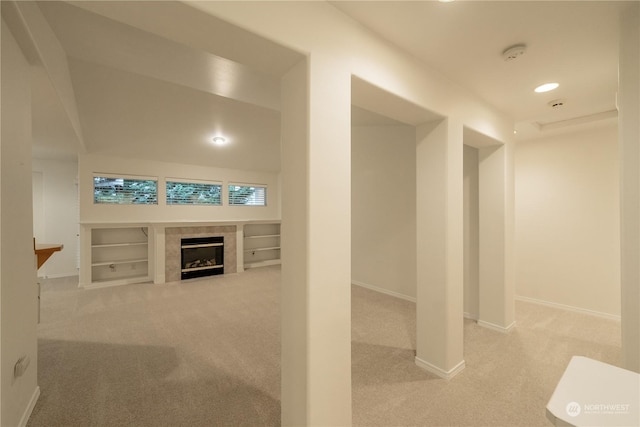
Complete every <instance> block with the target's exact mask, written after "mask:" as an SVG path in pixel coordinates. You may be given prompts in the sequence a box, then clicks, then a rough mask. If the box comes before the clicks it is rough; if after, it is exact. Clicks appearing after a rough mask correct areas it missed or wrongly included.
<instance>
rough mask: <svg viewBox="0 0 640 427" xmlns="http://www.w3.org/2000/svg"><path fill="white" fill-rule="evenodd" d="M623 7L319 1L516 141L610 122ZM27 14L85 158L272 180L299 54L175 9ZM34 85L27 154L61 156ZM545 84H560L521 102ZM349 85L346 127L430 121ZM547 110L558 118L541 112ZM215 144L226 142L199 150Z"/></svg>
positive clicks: (71, 6) (46, 103)
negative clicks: (456, 93) (46, 49)
mask: <svg viewBox="0 0 640 427" xmlns="http://www.w3.org/2000/svg"><path fill="white" fill-rule="evenodd" d="M624 3H625V2H606V1H604V2H600V1H589V2H581V1H577V2H576V1H570V2H527V1H524V2H520V1H517V2H516V1H514V2H483V1H480V2H474V1H471V2H469V1H464V2H461V1H458V2H453V3H439V2H432V1H429V2H411V1H393V2H378V1H374V2H368V1H354V2H350V1H338V2H331V4H332V5H333V6H334V7H336V8H338V9H339V10H341V11H342V12H343V13H345V14H347V15H349V16H350V17H352V18H353V19H354V20H356V21H358V22H359V23H360V24H362V25H364V26H366V27H368V28H369V29H370V30H371V31H372V32H374V33H377V34H378V35H380V36H381V37H383V38H385V39H387V40H389V41H390V42H391V43H393V44H395V45H396V46H397V47H398V49H401V50H404V51H406V52H407V53H409V54H410V55H413V56H415V57H417V58H419V59H420V60H421V61H423V62H424V63H425V64H427V65H428V66H430V67H432V68H434V69H436V70H439V71H440V72H441V73H442V74H443V75H445V76H446V77H447V78H449V79H450V80H452V81H454V82H456V83H458V84H460V85H461V86H463V87H465V88H467V89H468V90H469V91H471V92H473V93H476V94H477V95H478V96H479V97H481V98H483V99H484V100H485V101H486V102H488V103H490V104H492V105H494V106H495V107H496V108H498V109H500V110H502V111H505V112H507V113H509V114H511V115H512V116H513V118H514V122H515V127H516V129H518V135H517V137H519V138H529V137H536V136H543V135H546V134H549V133H551V132H555V133H559V132H568V131H572V130H574V129H575V128H576V125H580V126H584V125H589V124H590V125H593V124H594V123H599V122H601V121H607V120H609V121H611V120H613V121H615V120H616V114H615V113H616V112H615V110H616V107H615V96H616V95H615V92H616V88H617V52H618V51H617V49H618V32H619V24H618V16H619V13H620V12H621V10H622V9H623V8H624ZM37 4H38V7H39V9H40V10H41V12H42V15H43V16H44V18H45V19H46V21H47V22H48V24H49V25H50V26H51V28H52V30H53V32H54V33H55V35H56V37H57V38H58V39H59V40H60V43H61V44H62V46H63V47H64V49H65V51H66V52H67V55H68V60H69V65H70V70H71V77H72V82H73V85H74V90H75V95H76V99H77V103H78V110H79V115H80V121H81V125H82V131H83V136H84V139H85V141H84V143H85V146H86V149H87V150H88V151H90V152H100V153H108V154H113V155H120V156H134V157H140V158H142V157H144V158H154V159H158V160H165V161H174V162H180V163H188V164H198V165H210V166H220V167H232V168H239V169H252V170H266V171H277V170H279V168H280V160H279V139H280V130H279V128H280V117H279V112H278V110H279V79H280V76H281V75H282V74H283V73H284V72H285V71H286V70H288V69H289V68H290V67H291V66H292V65H294V64H295V63H296V62H297V61H300V60H301V59H302V58H303V55H301V54H299V53H297V52H294V51H292V50H289V49H287V48H284V47H282V46H279V45H276V44H274V43H271V42H269V41H268V40H264V39H262V38H260V37H258V36H256V35H253V34H251V33H249V32H246V31H244V30H242V29H240V28H237V27H235V26H233V25H231V24H229V23H226V22H224V21H221V20H219V19H217V18H215V17H213V16H209V15H207V14H204V13H202V12H200V11H198V10H196V9H194V8H192V7H189V6H187V5H185V4H182V3H179V2H163V1H160V2H155V1H151V2H147V1H127V2H109V1H107V2H102V1H97V2H95V1H92V2H58V1H43V2H38V3H37ZM516 43H524V44H526V45H527V50H526V53H525V54H524V55H523V56H522V57H520V58H518V59H517V60H515V61H511V62H505V61H504V60H503V59H502V57H501V53H502V51H503V50H504V49H505V48H506V47H508V46H510V45H513V44H516ZM34 79H35V81H36V84H35V85H34V94H33V97H34V104H36V108H35V109H34V118H35V119H36V120H34V123H35V126H34V136H35V139H36V141H35V150H34V152H35V155H42V156H56V155H58V156H63V157H64V156H66V157H69V156H73V155H74V151H77V146H78V144H74V143H73V142H68V141H69V140H70V139H73V135H72V134H71V132H70V130H69V128H68V126H69V124H68V123H66V124H65V121H64V117H61V113H60V112H59V111H58V112H56V108H59V105H57V104H56V102H55V101H51V100H50V99H48V98H50V97H51V96H52V95H54V94H55V91H53V89H52V88H51V87H47V79H46V74H45V73H44V72H37V71H36V72H34ZM547 81H558V82H559V83H560V85H561V86H560V88H559V89H558V90H557V91H554V92H550V93H546V94H535V93H533V91H532V90H533V88H534V87H535V86H536V85H538V84H540V83H543V82H547ZM358 84H359V82H357V81H356V82H355V84H354V88H355V89H354V104H355V106H354V108H353V114H352V119H353V122H354V124H378V125H380V124H382V125H397V124H398V123H400V122H404V123H408V124H410V125H411V124H415V123H413V122H414V121H416V120H417V121H419V120H423V119H428V118H429V117H431V118H432V119H433V118H434V117H432V116H430V113H429V112H425V111H421V110H420V109H419V108H416V107H415V106H407V105H405V104H403V109H406V110H407V111H409V113H410V114H409V116H408V117H409V119H408V120H407V119H406V117H405V116H406V115H405V116H402V117H397V116H394V111H395V110H397V108H396V109H394V108H389V109H388V110H389V111H382V110H380V111H375V113H374V114H372V111H366V108H367V103H369V102H370V101H371V100H372V99H373V101H371V102H374V101H375V98H376V97H377V96H380V94H379V93H378V94H376V93H375V91H370V90H369V89H371V88H367V87H366V84H365V85H361V86H363V87H359V86H358ZM555 99H562V100H564V101H565V103H564V104H565V105H564V107H563V108H561V109H552V108H551V107H549V106H548V105H547V104H548V103H549V102H550V101H552V100H555ZM394 102H395V101H394ZM398 102H400V101H398ZM401 104H402V102H401ZM363 107H364V109H363ZM57 119H60V120H57ZM217 134H224V135H225V136H226V137H227V138H228V139H229V141H230V144H229V145H227V146H224V147H214V146H212V145H211V144H209V139H210V138H211V137H212V136H213V135H217ZM56 153H57V154H56Z"/></svg>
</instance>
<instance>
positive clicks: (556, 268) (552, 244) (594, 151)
mask: <svg viewBox="0 0 640 427" xmlns="http://www.w3.org/2000/svg"><path fill="white" fill-rule="evenodd" d="M617 144H618V142H617V127H616V125H615V124H613V125H608V126H605V127H599V128H595V129H590V130H585V131H581V132H576V133H572V134H568V135H561V136H552V137H547V138H543V139H536V140H531V141H526V142H519V143H517V145H516V152H515V188H516V190H515V191H516V206H515V211H516V213H515V218H516V231H515V245H516V283H517V285H516V286H517V287H516V291H517V295H518V296H520V297H526V298H532V299H536V300H540V301H545V302H550V303H554V304H561V305H565V306H570V307H576V308H578V309H582V310H588V311H593V312H599V313H604V314H608V315H614V316H619V315H620V232H619V226H620V220H619V212H620V211H619V167H618V157H617V156H618V146H617Z"/></svg>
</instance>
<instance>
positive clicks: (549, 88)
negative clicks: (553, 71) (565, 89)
mask: <svg viewBox="0 0 640 427" xmlns="http://www.w3.org/2000/svg"><path fill="white" fill-rule="evenodd" d="M558 86H560V85H559V84H558V83H545V84H543V85H540V86H538V87H537V88H535V89H534V90H533V91H534V92H536V93H543V92H549V91H552V90H554V89H556V88H557V87H558Z"/></svg>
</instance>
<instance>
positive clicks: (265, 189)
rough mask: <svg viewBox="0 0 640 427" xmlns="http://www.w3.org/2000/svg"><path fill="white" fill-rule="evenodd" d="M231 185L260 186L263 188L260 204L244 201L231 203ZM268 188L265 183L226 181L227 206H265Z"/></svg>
mask: <svg viewBox="0 0 640 427" xmlns="http://www.w3.org/2000/svg"><path fill="white" fill-rule="evenodd" d="M231 187H247V188H254V189H255V188H262V189H264V197H263V198H262V200H263V203H262V204H246V203H242V204H240V203H232V198H231V197H232V196H231V194H232V193H231ZM268 189H269V186H268V185H267V184H250V183H245V182H228V183H227V203H228V204H229V206H251V207H266V206H267V205H268Z"/></svg>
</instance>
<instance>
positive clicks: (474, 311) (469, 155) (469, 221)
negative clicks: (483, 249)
mask: <svg viewBox="0 0 640 427" xmlns="http://www.w3.org/2000/svg"><path fill="white" fill-rule="evenodd" d="M463 168H464V169H463V174H464V179H463V186H464V189H463V197H464V208H463V209H464V210H463V216H464V313H465V317H468V318H471V319H478V318H479V315H480V311H479V298H480V296H479V288H478V286H479V268H480V266H479V261H480V258H479V257H480V253H479V251H480V247H479V238H480V235H479V233H480V223H479V212H478V210H479V199H478V197H479V187H478V185H479V171H478V149H477V148H474V147H470V146H468V145H465V146H464V159H463Z"/></svg>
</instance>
